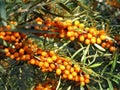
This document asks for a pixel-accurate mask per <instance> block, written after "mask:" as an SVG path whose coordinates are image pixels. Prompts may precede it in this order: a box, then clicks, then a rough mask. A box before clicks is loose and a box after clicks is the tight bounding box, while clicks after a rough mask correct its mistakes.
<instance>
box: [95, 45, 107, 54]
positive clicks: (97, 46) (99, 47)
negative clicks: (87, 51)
mask: <svg viewBox="0 0 120 90" xmlns="http://www.w3.org/2000/svg"><path fill="white" fill-rule="evenodd" d="M94 46H95V47H96V48H97V49H99V50H100V51H103V52H105V49H104V48H103V47H101V46H100V45H98V44H94Z"/></svg>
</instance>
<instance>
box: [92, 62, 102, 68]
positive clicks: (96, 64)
mask: <svg viewBox="0 0 120 90" xmlns="http://www.w3.org/2000/svg"><path fill="white" fill-rule="evenodd" d="M102 64H103V62H99V63H95V64H92V65H90V68H95V67H99V66H101V65H102Z"/></svg>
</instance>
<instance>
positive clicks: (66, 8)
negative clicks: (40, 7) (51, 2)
mask: <svg viewBox="0 0 120 90" xmlns="http://www.w3.org/2000/svg"><path fill="white" fill-rule="evenodd" d="M58 5H59V6H61V7H62V8H64V9H65V10H66V11H67V12H69V13H70V14H73V12H72V11H71V10H70V9H69V8H68V7H67V6H65V5H64V4H63V3H58Z"/></svg>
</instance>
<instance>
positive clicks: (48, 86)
mask: <svg viewBox="0 0 120 90" xmlns="http://www.w3.org/2000/svg"><path fill="white" fill-rule="evenodd" d="M57 83H58V82H57V81H56V80H54V79H49V78H47V80H46V81H45V82H42V83H39V84H37V85H36V86H35V87H34V89H33V90H56V85H57Z"/></svg>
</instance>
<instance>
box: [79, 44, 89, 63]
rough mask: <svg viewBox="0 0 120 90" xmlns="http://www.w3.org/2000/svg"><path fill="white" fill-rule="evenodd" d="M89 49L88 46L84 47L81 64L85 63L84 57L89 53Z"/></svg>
mask: <svg viewBox="0 0 120 90" xmlns="http://www.w3.org/2000/svg"><path fill="white" fill-rule="evenodd" d="M89 47H90V45H88V46H87V47H86V50H85V51H84V54H83V56H82V58H81V62H84V63H85V62H86V55H87V53H88V51H89Z"/></svg>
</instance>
